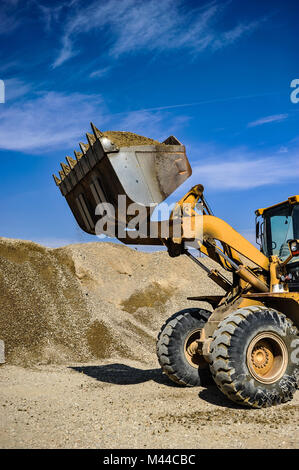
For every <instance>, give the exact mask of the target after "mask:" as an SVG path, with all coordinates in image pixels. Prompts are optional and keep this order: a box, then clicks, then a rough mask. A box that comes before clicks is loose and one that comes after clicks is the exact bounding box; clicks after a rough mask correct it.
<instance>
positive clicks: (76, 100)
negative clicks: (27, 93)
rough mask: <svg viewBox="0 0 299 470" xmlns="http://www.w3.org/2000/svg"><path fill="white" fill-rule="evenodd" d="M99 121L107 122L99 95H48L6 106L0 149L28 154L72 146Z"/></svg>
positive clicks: (0, 112) (2, 113) (1, 111)
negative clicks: (90, 123)
mask: <svg viewBox="0 0 299 470" xmlns="http://www.w3.org/2000/svg"><path fill="white" fill-rule="evenodd" d="M101 110H102V112H101ZM102 113H103V114H102ZM96 118H97V121H100V122H101V121H104V122H105V118H104V104H103V101H102V98H101V97H100V96H97V95H83V94H79V93H73V94H71V95H65V94H63V93H57V92H46V93H43V94H40V95H37V96H35V97H33V98H31V99H30V100H26V101H23V102H22V101H18V102H17V103H13V104H12V105H9V103H7V104H5V105H4V106H3V107H1V108H0V120H1V126H0V148H2V149H7V150H17V151H21V152H28V151H34V150H37V151H39V150H41V149H44V150H47V149H48V150H49V149H53V148H57V147H59V146H64V147H67V146H68V145H72V146H73V145H74V142H75V141H76V140H75V139H77V138H78V136H82V134H83V132H84V129H86V126H87V124H88V123H89V122H90V120H92V119H96ZM86 130H87V129H86ZM81 139H82V137H81Z"/></svg>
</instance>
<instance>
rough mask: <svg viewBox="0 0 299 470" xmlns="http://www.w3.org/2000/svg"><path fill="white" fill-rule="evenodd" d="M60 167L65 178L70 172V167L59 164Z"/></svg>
mask: <svg viewBox="0 0 299 470" xmlns="http://www.w3.org/2000/svg"><path fill="white" fill-rule="evenodd" d="M60 166H61V168H62V170H63V172H64V174H65V176H67V175H68V174H69V172H70V171H71V169H70V167H69V166H68V165H66V164H65V163H60Z"/></svg>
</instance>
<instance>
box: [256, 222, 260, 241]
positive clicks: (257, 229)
mask: <svg viewBox="0 0 299 470" xmlns="http://www.w3.org/2000/svg"><path fill="white" fill-rule="evenodd" d="M259 238H260V221H259V220H258V221H257V222H256V225H255V239H256V242H257V241H258V239H259Z"/></svg>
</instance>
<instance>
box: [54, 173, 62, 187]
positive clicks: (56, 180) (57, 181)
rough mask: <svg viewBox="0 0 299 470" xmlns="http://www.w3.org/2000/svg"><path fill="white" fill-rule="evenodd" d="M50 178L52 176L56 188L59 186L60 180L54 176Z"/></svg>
mask: <svg viewBox="0 0 299 470" xmlns="http://www.w3.org/2000/svg"><path fill="white" fill-rule="evenodd" d="M52 176H53V178H54V181H55V183H56V186H59V185H60V183H61V180H60V179H59V178H57V176H56V175H52Z"/></svg>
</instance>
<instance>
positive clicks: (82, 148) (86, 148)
mask: <svg viewBox="0 0 299 470" xmlns="http://www.w3.org/2000/svg"><path fill="white" fill-rule="evenodd" d="M79 147H80V149H81V150H82V153H84V154H85V153H86V152H87V150H88V149H89V145H88V144H84V142H80V143H79Z"/></svg>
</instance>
